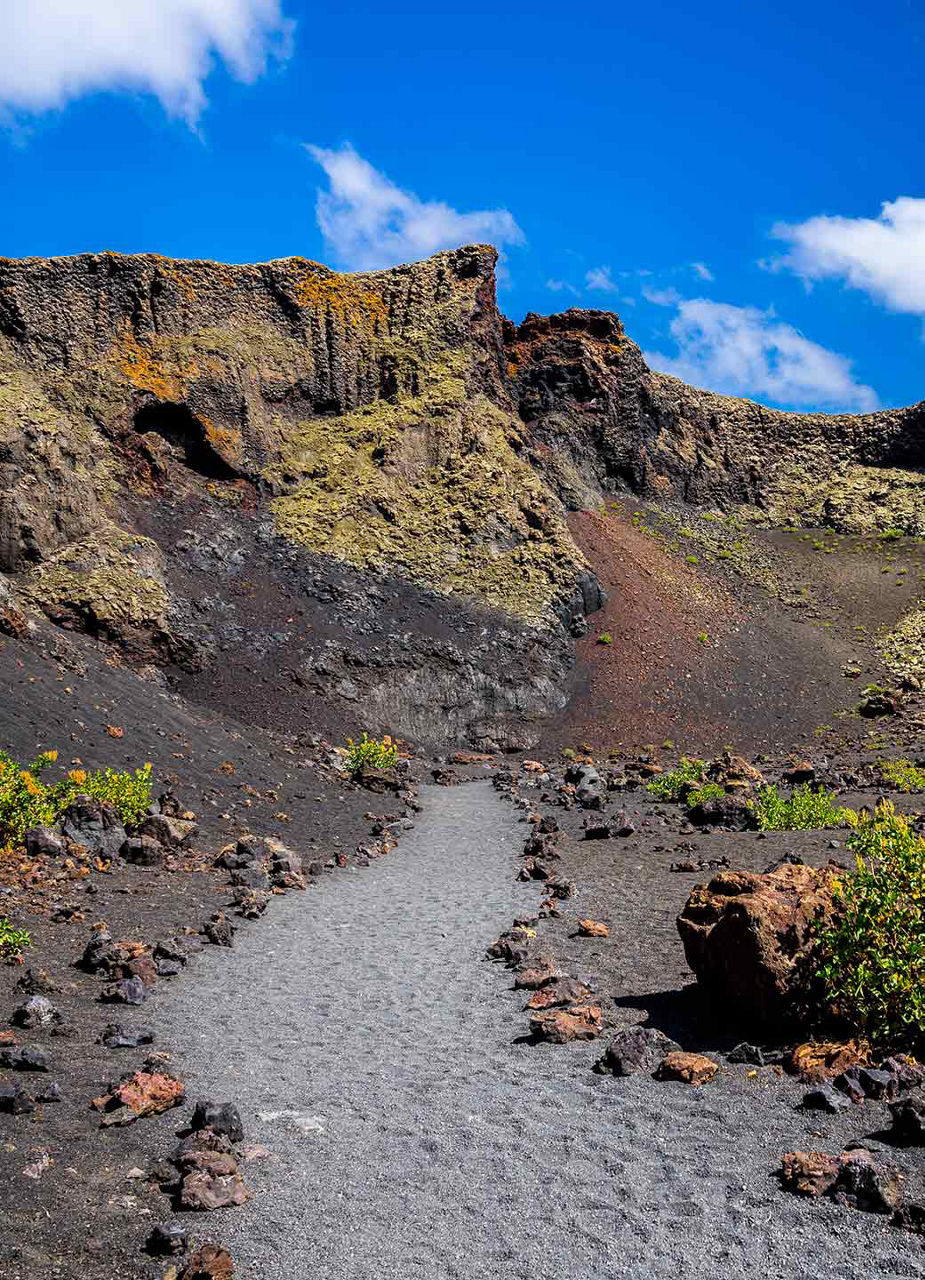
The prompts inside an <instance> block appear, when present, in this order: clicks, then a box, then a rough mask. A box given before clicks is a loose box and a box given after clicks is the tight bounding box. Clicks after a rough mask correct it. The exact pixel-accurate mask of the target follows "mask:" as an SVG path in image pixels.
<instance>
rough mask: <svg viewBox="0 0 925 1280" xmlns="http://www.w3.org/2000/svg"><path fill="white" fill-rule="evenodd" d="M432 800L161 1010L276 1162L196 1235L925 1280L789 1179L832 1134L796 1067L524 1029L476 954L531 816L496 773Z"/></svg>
mask: <svg viewBox="0 0 925 1280" xmlns="http://www.w3.org/2000/svg"><path fill="white" fill-rule="evenodd" d="M425 803H426V808H425V812H424V814H423V815H422V816H421V818H420V820H419V822H418V825H417V827H416V829H415V830H414V831H413V832H412V833H411V834H410V835H408V836H406V837H405V838H404V840H403V841H402V843H401V845H400V846H399V848H398V850H397V851H396V852H395V853H393V854H392V855H391V856H390V857H388V858H385V859H382V860H381V861H379V862H377V863H374V864H373V865H372V866H371V867H370V868H369V869H367V870H363V871H359V872H356V873H355V874H352V875H348V874H339V875H336V876H331V877H329V878H326V879H325V880H324V881H322V882H321V883H320V884H319V885H317V886H316V887H314V888H312V889H311V890H309V892H308V893H307V894H291V895H288V896H287V897H286V898H285V899H283V900H281V901H280V902H279V903H274V905H273V907H272V909H271V912H270V918H269V919H265V920H264V921H263V922H261V924H259V925H258V926H256V927H253V928H251V929H248V930H246V931H243V932H242V933H241V934H239V935H238V941H237V944H236V947H235V950H234V952H233V953H231V954H230V955H229V954H228V953H225V954H219V952H218V950H217V949H215V950H212V949H208V950H207V952H206V953H204V954H203V956H202V957H201V958H200V959H199V960H198V961H197V965H196V972H195V975H194V977H193V980H192V981H190V980H187V981H186V982H185V983H183V984H180V985H179V986H178V987H177V988H176V990H175V993H174V994H173V995H172V996H171V997H170V998H169V1000H168V999H165V1000H164V1001H163V1004H162V1008H161V1027H160V1035H159V1040H160V1043H161V1044H162V1045H165V1046H166V1045H168V1044H169V1043H171V1042H172V1043H173V1044H174V1045H176V1046H177V1047H178V1048H180V1050H181V1054H182V1058H183V1062H184V1069H185V1071H186V1075H187V1079H188V1082H189V1087H190V1092H191V1095H192V1096H193V1097H194V1098H195V1097H197V1096H199V1097H211V1098H213V1099H215V1100H219V1101H223V1100H234V1101H235V1102H237V1103H238V1105H239V1107H240V1109H241V1112H242V1115H243V1117H244V1122H245V1128H246V1131H247V1139H248V1141H251V1142H259V1143H262V1144H264V1145H265V1146H266V1147H268V1148H269V1149H270V1150H271V1152H272V1153H273V1154H272V1156H271V1157H270V1158H266V1159H262V1160H254V1161H252V1162H249V1163H248V1165H247V1166H246V1174H247V1178H248V1182H249V1183H250V1185H251V1186H252V1187H253V1188H254V1190H255V1193H256V1194H255V1196H254V1199H253V1200H252V1201H251V1203H250V1204H249V1205H247V1206H246V1207H245V1208H243V1209H237V1210H228V1211H223V1212H221V1213H219V1214H213V1215H210V1217H209V1219H208V1220H203V1221H201V1222H200V1221H196V1222H193V1223H192V1224H191V1226H192V1227H193V1228H199V1231H200V1233H207V1234H208V1235H210V1236H211V1238H214V1239H221V1240H222V1241H223V1242H224V1243H226V1244H227V1245H229V1247H231V1249H232V1251H233V1253H234V1254H235V1256H236V1258H237V1259H238V1261H239V1263H240V1265H241V1274H242V1276H243V1277H247V1278H248V1280H257V1278H258V1277H259V1278H260V1280H282V1278H283V1277H285V1280H373V1278H375V1280H387V1278H389V1277H395V1278H396V1280H398V1278H399V1277H400V1278H401V1280H424V1278H425V1277H426V1278H427V1280H444V1278H456V1277H459V1278H463V1277H464V1278H465V1280H495V1278H496V1277H497V1280H501V1278H502V1277H503V1278H504V1280H521V1278H522V1280H565V1278H566V1277H572V1276H574V1277H578V1276H582V1277H602V1278H603V1277H608V1278H609V1277H617V1276H627V1277H633V1278H634V1280H649V1278H651V1277H656V1278H659V1280H660V1278H662V1277H665V1278H668V1277H671V1280H677V1277H678V1276H680V1275H683V1276H684V1277H686V1280H691V1278H693V1280H698V1278H701V1277H703V1278H704V1280H707V1278H712V1277H718V1278H719V1277H721V1278H722V1280H727V1277H733V1276H740V1275H746V1274H749V1275H752V1274H755V1275H760V1276H761V1277H762V1280H784V1277H787V1278H788V1280H794V1278H796V1277H800V1280H846V1278H848V1277H855V1276H858V1277H861V1276H863V1277H866V1278H870V1280H879V1278H881V1277H883V1278H886V1277H893V1276H925V1265H923V1253H922V1249H921V1247H920V1245H919V1244H918V1243H917V1242H915V1241H914V1240H912V1239H910V1238H909V1237H906V1236H904V1235H903V1234H902V1233H899V1232H897V1231H895V1230H893V1229H891V1228H889V1227H888V1226H887V1224H886V1223H885V1222H883V1221H882V1220H880V1219H877V1218H874V1217H872V1216H870V1215H864V1214H859V1213H853V1212H851V1211H848V1210H844V1209H840V1208H839V1207H838V1206H835V1205H830V1204H827V1203H826V1204H817V1203H808V1202H805V1201H799V1200H796V1199H795V1198H793V1197H788V1196H785V1195H784V1194H783V1193H782V1192H780V1191H779V1190H778V1188H777V1185H776V1183H775V1181H774V1180H773V1179H772V1178H771V1177H770V1176H769V1172H770V1170H772V1169H773V1168H774V1167H775V1165H776V1164H777V1162H778V1161H779V1157H780V1154H781V1153H782V1152H783V1151H785V1150H787V1149H789V1148H790V1147H792V1146H795V1145H796V1146H799V1145H801V1144H807V1143H808V1144H810V1145H820V1146H822V1147H824V1146H825V1137H824V1136H823V1137H819V1136H817V1137H816V1138H813V1137H812V1136H811V1134H812V1132H813V1129H814V1128H815V1130H816V1131H817V1133H818V1132H819V1131H822V1132H823V1133H824V1131H825V1119H824V1118H823V1119H820V1118H816V1119H814V1120H813V1119H810V1118H804V1117H800V1116H796V1115H795V1113H794V1112H793V1111H792V1109H791V1106H790V1105H789V1101H782V1097H781V1093H780V1090H779V1089H778V1090H775V1085H780V1082H779V1081H770V1080H769V1081H767V1082H766V1083H765V1084H761V1083H756V1082H755V1081H746V1080H745V1079H744V1078H741V1077H736V1078H733V1077H732V1076H731V1074H730V1075H728V1076H726V1078H724V1080H723V1081H722V1083H718V1084H716V1085H711V1086H708V1087H706V1088H704V1089H701V1090H696V1089H690V1088H688V1087H686V1086H681V1085H657V1084H655V1083H654V1082H653V1081H651V1080H650V1079H639V1078H635V1079H631V1080H622V1081H617V1080H612V1079H604V1078H602V1077H597V1076H594V1075H592V1074H591V1073H590V1072H589V1071H588V1067H589V1066H590V1064H591V1062H592V1061H593V1060H594V1058H595V1056H596V1054H597V1052H598V1051H597V1050H596V1049H595V1048H594V1046H576V1047H574V1048H572V1047H569V1048H552V1047H548V1046H540V1047H530V1046H528V1045H524V1044H517V1043H512V1041H513V1040H514V1039H515V1037H516V1036H517V1035H519V1034H520V1033H521V1032H522V1031H523V1029H524V1026H525V1022H524V1018H523V1015H522V1014H521V1013H520V1008H521V1006H522V1003H523V1002H522V999H521V998H520V993H518V994H517V995H516V996H515V995H514V994H513V993H512V992H511V991H510V989H509V983H508V982H507V981H506V980H505V975H504V973H503V972H502V971H499V970H498V969H496V968H494V967H493V966H491V965H488V964H486V963H484V962H483V961H482V959H481V957H482V954H483V951H484V948H485V946H486V944H487V943H488V942H489V941H490V940H491V939H492V938H493V937H494V936H496V935H497V933H498V932H499V931H500V929H502V928H504V927H506V926H507V925H508V924H509V922H510V920H511V919H512V917H513V916H514V915H515V914H518V913H522V912H523V911H524V910H525V909H526V907H527V906H528V905H530V904H532V902H533V894H534V892H535V890H534V889H533V887H532V886H531V887H530V888H528V887H526V886H524V885H520V884H515V882H514V879H513V874H514V867H515V860H516V857H517V855H518V853H519V851H520V849H521V848H522V843H523V838H524V830H525V829H524V827H523V826H522V825H520V824H519V823H518V822H517V820H516V814H515V811H513V810H512V809H511V808H510V807H509V806H507V805H505V804H504V803H502V802H501V801H500V800H499V799H498V798H497V797H496V796H495V794H494V793H493V792H492V791H491V790H490V788H489V787H488V786H487V785H484V784H471V785H467V786H461V787H456V788H450V789H445V790H443V789H432V790H430V791H428V792H426V793H425ZM192 1029H195V1034H191V1030H192ZM286 1113H290V1114H288V1115H287V1114H286ZM291 1113H296V1114H291Z"/></svg>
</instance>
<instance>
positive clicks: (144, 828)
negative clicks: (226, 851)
mask: <svg viewBox="0 0 925 1280" xmlns="http://www.w3.org/2000/svg"><path fill="white" fill-rule="evenodd" d="M198 831H199V827H198V825H197V824H196V823H195V822H192V821H184V820H183V819H182V818H171V817H167V816H166V815H165V814H163V813H159V814H154V813H152V814H149V815H148V817H147V818H145V820H144V822H143V823H142V824H141V826H140V827H139V828H138V834H139V835H140V836H148V837H150V839H152V840H154V841H156V842H157V844H161V845H164V847H165V848H167V849H179V848H180V846H181V845H185V844H188V843H189V841H190V840H192V839H193V837H194V836H195V835H196V834H197V833H198Z"/></svg>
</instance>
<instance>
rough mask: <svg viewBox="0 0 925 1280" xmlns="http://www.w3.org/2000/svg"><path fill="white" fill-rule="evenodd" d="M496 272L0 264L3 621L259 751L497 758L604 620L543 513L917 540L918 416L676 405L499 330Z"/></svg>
mask: <svg viewBox="0 0 925 1280" xmlns="http://www.w3.org/2000/svg"><path fill="white" fill-rule="evenodd" d="M494 266H495V253H494V251H493V250H492V249H490V248H488V247H486V246H469V247H466V248H463V249H459V250H456V251H454V252H450V253H441V254H437V255H436V256H434V257H433V258H430V259H428V260H426V261H425V262H421V263H416V264H412V265H409V266H402V267H397V268H394V269H392V270H388V271H380V272H374V273H368V274H363V275H342V274H337V273H334V272H331V271H329V270H328V269H327V268H325V267H322V266H319V265H318V264H316V263H311V262H308V261H306V260H304V259H286V260H282V261H278V262H272V263H267V264H263V265H259V266H224V265H220V264H216V263H207V262H179V261H169V260H166V259H163V258H160V257H157V256H155V255H143V256H138V257H123V256H119V255H115V254H108V253H106V254H99V255H82V256H80V257H76V258H61V259H27V260H22V261H12V260H0V572H2V573H3V574H4V575H6V583H5V585H4V586H3V590H4V592H5V594H6V595H7V596H8V601H7V603H8V608H9V609H10V610H12V611H13V612H14V613H16V614H17V615H18V614H22V615H24V616H33V617H36V616H38V617H40V616H41V615H44V616H45V617H46V618H47V619H49V620H50V621H51V622H52V623H54V624H56V625H58V626H63V627H66V628H69V629H72V630H79V631H84V632H86V633H88V634H89V635H90V636H92V637H94V638H96V639H97V640H99V641H100V642H101V643H103V644H104V645H109V646H113V648H114V649H115V650H116V651H117V652H118V653H119V654H120V655H121V656H122V657H123V658H125V659H127V660H128V661H130V662H131V663H133V664H134V665H135V666H137V667H139V668H141V669H145V668H146V667H150V666H151V664H154V665H156V666H159V667H162V668H165V669H166V670H167V672H168V673H169V676H170V679H171V681H172V682H173V684H174V685H175V687H176V688H177V690H178V691H179V692H181V693H182V694H184V695H186V696H188V697H190V698H192V699H193V700H194V701H198V702H201V703H205V704H207V705H209V706H212V707H215V708H217V709H220V710H221V709H227V710H230V711H232V712H233V713H234V714H235V715H238V716H240V717H242V718H244V719H249V720H251V721H252V722H256V723H262V724H265V725H267V726H268V727H274V728H276V727H283V728H292V729H304V728H305V727H307V726H315V727H317V728H319V729H322V730H325V731H334V730H338V731H339V730H341V729H342V728H343V727H344V726H348V727H354V728H355V727H359V726H362V727H368V728H370V729H378V730H384V729H388V730H391V731H393V732H397V733H400V734H402V735H404V736H406V737H408V738H412V739H415V740H418V741H422V742H427V743H430V744H440V743H449V742H460V741H469V742H472V743H473V744H478V745H482V746H489V747H501V748H517V747H525V746H529V745H531V744H532V743H534V742H535V741H536V740H537V739H538V737H539V736H540V735H541V734H542V733H543V731H544V725H546V724H547V723H548V721H549V718H550V717H554V716H556V715H558V714H559V713H561V712H562V710H563V708H564V706H565V703H566V697H567V689H568V681H569V671H570V669H571V667H572V664H573V647H572V637H573V636H577V635H581V634H582V633H583V632H585V631H586V630H587V622H586V618H587V616H588V615H589V614H592V613H594V612H595V611H596V610H597V609H599V608H600V606H601V604H602V603H603V597H602V593H601V591H600V587H599V585H598V581H597V576H596V574H595V567H596V566H595V565H594V564H593V563H592V564H589V563H588V560H587V558H586V556H585V554H583V552H582V550H581V549H580V548H579V545H578V542H577V541H576V538H575V536H574V535H573V532H572V531H571V530H570V528H569V523H568V519H567V517H568V513H569V511H571V510H581V509H587V508H597V507H599V506H600V505H601V504H602V503H603V502H605V501H607V500H609V499H611V498H612V497H613V495H614V494H619V493H620V492H625V493H629V494H632V495H634V496H635V497H638V498H639V499H645V500H648V501H655V502H659V503H665V504H671V503H684V504H692V505H693V506H695V507H698V506H707V507H718V508H719V509H721V510H726V509H729V510H732V509H736V508H740V507H741V508H744V509H746V510H747V511H748V512H749V513H750V516H752V517H756V518H758V519H760V520H762V521H764V522H766V523H775V522H783V521H785V520H787V521H789V520H798V521H803V522H806V523H811V524H812V523H818V524H822V523H826V524H829V525H831V526H833V527H835V528H844V529H846V530H856V531H861V532H863V531H866V530H871V529H878V528H879V529H883V528H886V527H892V528H895V529H897V530H898V531H901V532H903V533H908V534H916V535H917V534H921V533H925V515H923V505H925V504H923V503H922V501H921V495H922V489H921V477H920V476H919V474H918V473H917V471H915V470H914V468H916V467H917V466H918V465H919V464H920V462H921V458H922V437H923V429H925V406H923V405H918V406H916V407H913V408H911V409H906V410H899V411H895V412H885V413H880V414H868V415H860V416H855V417H847V416H825V415H819V414H813V415H794V414H783V413H779V412H775V411H771V410H767V409H764V408H762V407H761V406H758V405H754V404H751V403H749V402H745V401H737V400H733V399H729V398H727V397H722V396H716V395H711V394H709V393H706V392H701V391H696V390H693V389H691V388H688V387H685V386H684V385H683V384H681V383H679V382H678V381H677V380H676V379H673V378H669V377H666V376H663V375H659V374H655V373H652V372H651V371H649V370H648V369H647V368H646V366H645V363H644V361H643V359H642V356H641V353H640V351H639V349H638V347H637V346H636V345H635V344H634V343H633V342H631V341H630V340H629V339H628V338H627V336H626V334H625V333H624V331H623V328H622V325H621V324H620V321H619V319H618V318H617V317H616V316H614V315H611V314H609V313H605V312H596V311H590V312H583V311H570V312H567V313H565V314H564V315H560V316H552V317H537V316H532V315H531V316H528V317H527V319H526V320H525V321H524V322H523V324H521V325H520V326H519V327H515V326H513V325H512V324H510V323H509V322H508V321H506V320H504V319H503V318H502V317H501V316H500V314H499V312H498V310H497V305H496V299H495V280H494ZM611 607H617V608H618V607H619V602H618V601H612V602H611ZM33 625H34V624H33Z"/></svg>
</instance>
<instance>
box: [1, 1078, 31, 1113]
mask: <svg viewBox="0 0 925 1280" xmlns="http://www.w3.org/2000/svg"><path fill="white" fill-rule="evenodd" d="M34 1110H35V1101H34V1099H32V1098H31V1097H30V1096H29V1094H28V1093H26V1091H25V1089H24V1088H23V1087H22V1085H21V1084H5V1083H4V1082H3V1081H0V1115H8V1116H26V1115H29V1114H30V1113H31V1112H33V1111H34Z"/></svg>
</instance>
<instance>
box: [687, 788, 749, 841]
mask: <svg viewBox="0 0 925 1280" xmlns="http://www.w3.org/2000/svg"><path fill="white" fill-rule="evenodd" d="M687 816H688V819H689V821H690V822H692V823H693V824H694V826H695V827H723V828H724V829H725V830H727V831H754V830H755V829H756V828H757V826H758V819H757V818H756V817H755V813H754V810H753V809H752V808H751V807H750V806H749V803H748V801H747V800H746V798H745V797H744V796H743V795H740V794H738V793H737V792H734V793H733V794H731V795H725V796H715V797H713V798H712V799H710V800H705V801H704V802H703V803H702V804H698V805H694V807H693V808H692V809H690V810H688V814H687Z"/></svg>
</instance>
